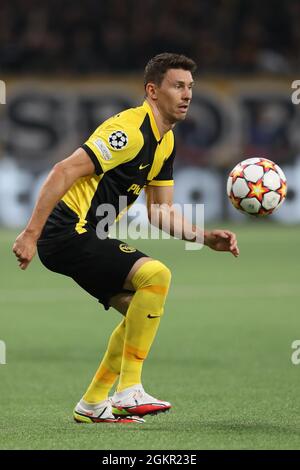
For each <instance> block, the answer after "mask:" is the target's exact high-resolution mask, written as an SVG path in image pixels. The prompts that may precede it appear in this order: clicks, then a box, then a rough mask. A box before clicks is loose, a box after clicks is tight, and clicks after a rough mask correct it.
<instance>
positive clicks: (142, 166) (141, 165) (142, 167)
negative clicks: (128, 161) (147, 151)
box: [139, 163, 150, 170]
mask: <svg viewBox="0 0 300 470" xmlns="http://www.w3.org/2000/svg"><path fill="white" fill-rule="evenodd" d="M149 165H150V163H147V165H143V164H142V163H141V164H140V166H139V170H143V169H144V168H147V166H149Z"/></svg>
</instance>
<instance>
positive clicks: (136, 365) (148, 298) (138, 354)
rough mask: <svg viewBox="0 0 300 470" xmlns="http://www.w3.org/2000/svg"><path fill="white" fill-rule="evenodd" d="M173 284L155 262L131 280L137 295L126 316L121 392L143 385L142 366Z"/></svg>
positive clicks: (142, 268) (148, 263)
mask: <svg viewBox="0 0 300 470" xmlns="http://www.w3.org/2000/svg"><path fill="white" fill-rule="evenodd" d="M170 281H171V273H170V271H169V269H168V268H167V267H166V266H164V265H163V264H162V263H161V262H159V261H153V260H152V261H148V262H146V263H144V264H143V265H142V266H141V267H140V268H139V269H138V270H137V272H136V273H135V274H134V276H133V278H132V281H131V282H132V284H133V286H134V288H135V291H136V292H135V294H134V296H133V298H132V301H131V303H130V305H129V308H128V311H127V315H126V329H125V341H124V349H123V357H122V365H121V373H120V381H119V384H118V388H117V391H118V392H120V391H122V390H124V389H126V388H128V387H131V386H132V385H135V384H139V383H141V374H142V367H143V362H144V360H145V359H146V357H147V355H148V353H149V351H150V348H151V345H152V343H153V340H154V338H155V335H156V332H157V329H158V326H159V323H160V318H161V315H162V314H163V309H164V304H165V301H166V297H167V294H168V290H169V286H170Z"/></svg>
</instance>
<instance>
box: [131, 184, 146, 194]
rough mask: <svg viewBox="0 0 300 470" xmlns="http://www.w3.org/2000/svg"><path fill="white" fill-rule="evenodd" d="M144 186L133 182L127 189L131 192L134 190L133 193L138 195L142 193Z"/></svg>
mask: <svg viewBox="0 0 300 470" xmlns="http://www.w3.org/2000/svg"><path fill="white" fill-rule="evenodd" d="M143 188H144V186H140V185H139V184H136V183H133V184H132V185H131V186H129V188H128V189H127V192H128V193H129V192H130V191H132V192H133V194H136V195H137V196H138V195H139V194H140V192H141V191H142V190H143Z"/></svg>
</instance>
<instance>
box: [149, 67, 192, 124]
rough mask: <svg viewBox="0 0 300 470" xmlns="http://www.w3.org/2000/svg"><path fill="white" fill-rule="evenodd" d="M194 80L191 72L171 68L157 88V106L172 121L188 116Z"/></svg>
mask: <svg viewBox="0 0 300 470" xmlns="http://www.w3.org/2000/svg"><path fill="white" fill-rule="evenodd" d="M193 84H194V81H193V77H192V74H191V72H189V71H188V70H181V69H170V70H168V71H167V73H166V74H165V76H164V78H163V81H162V83H161V85H160V86H159V87H157V88H156V96H157V106H158V108H159V110H160V112H161V114H162V116H163V117H164V118H165V119H166V120H168V121H169V122H171V123H174V124H175V123H176V122H178V121H182V120H183V119H185V117H186V113H187V111H188V109H189V105H190V102H191V99H192V87H193Z"/></svg>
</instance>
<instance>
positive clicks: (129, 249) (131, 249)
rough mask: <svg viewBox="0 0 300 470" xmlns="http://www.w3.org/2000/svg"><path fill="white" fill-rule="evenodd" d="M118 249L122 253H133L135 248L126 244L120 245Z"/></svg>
mask: <svg viewBox="0 0 300 470" xmlns="http://www.w3.org/2000/svg"><path fill="white" fill-rule="evenodd" d="M119 248H120V250H121V251H123V253H134V252H135V251H136V248H134V247H133V246H129V245H127V243H121V244H120V245H119Z"/></svg>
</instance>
